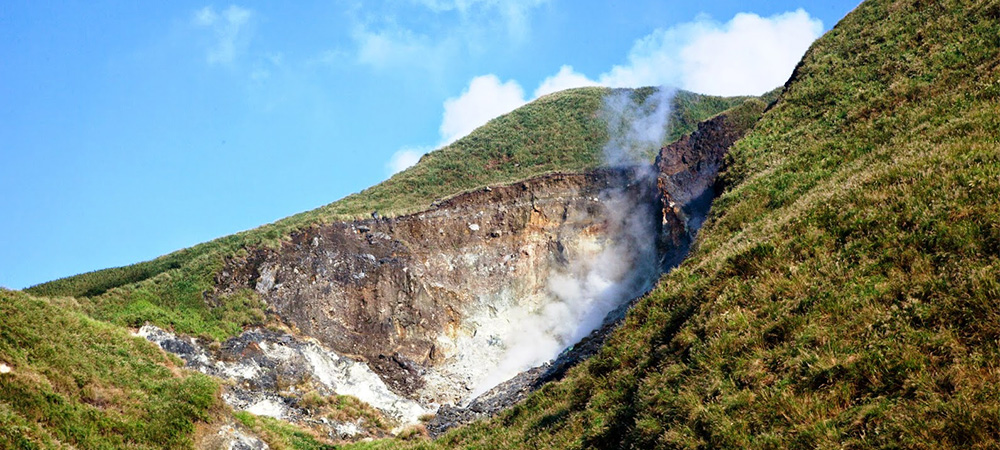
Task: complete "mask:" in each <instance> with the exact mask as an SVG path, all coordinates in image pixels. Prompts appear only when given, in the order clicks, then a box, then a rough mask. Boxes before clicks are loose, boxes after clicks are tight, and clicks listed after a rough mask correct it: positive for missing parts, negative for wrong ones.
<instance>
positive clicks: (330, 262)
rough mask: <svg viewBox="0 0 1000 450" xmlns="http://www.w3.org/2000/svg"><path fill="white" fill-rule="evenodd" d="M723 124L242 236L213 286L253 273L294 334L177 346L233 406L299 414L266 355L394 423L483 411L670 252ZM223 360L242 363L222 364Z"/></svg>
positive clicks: (593, 324) (544, 376)
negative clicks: (484, 184) (610, 162)
mask: <svg viewBox="0 0 1000 450" xmlns="http://www.w3.org/2000/svg"><path fill="white" fill-rule="evenodd" d="M741 136H742V130H740V129H738V128H737V127H735V126H733V125H732V124H731V123H730V122H729V121H728V120H727V118H726V117H725V116H718V117H716V118H715V119H712V120H709V121H707V122H705V123H703V124H701V126H699V128H698V130H697V131H696V132H695V133H693V134H692V135H690V136H688V137H685V138H683V139H681V140H680V141H678V142H677V143H675V144H673V145H671V146H668V147H665V148H663V149H661V151H660V153H659V155H658V157H657V158H656V162H655V164H654V165H653V166H651V167H641V168H633V169H621V170H610V169H608V170H599V171H595V172H592V173H587V174H552V175H547V176H542V177H538V178H534V179H530V180H525V181H522V182H518V183H514V184H511V185H506V186H494V187H489V188H484V189H481V190H478V191H475V192H467V193H464V194H461V195H458V196H455V197H453V198H450V199H447V200H443V201H440V202H438V203H437V204H436V205H435V207H434V208H432V209H431V210H428V211H424V212H422V213H418V214H413V215H408V216H402V217H397V218H388V219H386V218H380V217H378V216H377V213H373V218H372V219H370V220H363V221H355V222H341V223H332V224H325V225H321V226H314V227H312V228H310V229H307V230H304V231H301V232H299V233H297V234H294V235H293V236H291V238H290V240H288V241H285V242H284V243H283V244H282V246H281V248H279V249H268V248H258V249H248V252H246V253H245V254H243V255H242V256H239V257H236V258H233V259H230V260H229V261H227V262H226V265H225V267H224V269H223V270H222V271H220V272H219V274H218V275H217V279H216V283H217V286H218V288H217V289H218V292H217V294H225V293H231V292H235V291H238V290H242V289H252V290H254V291H256V292H257V293H258V294H259V296H260V298H261V299H262V300H263V301H265V302H266V303H267V305H268V310H269V312H270V313H272V314H273V315H274V316H276V317H278V318H280V320H281V321H283V322H284V323H285V324H287V325H289V326H290V327H291V328H292V329H293V330H295V333H294V334H295V335H294V336H277V337H276V336H274V335H273V333H268V332H259V331H253V330H251V331H250V332H248V333H249V334H248V333H245V334H244V335H243V336H240V337H238V338H234V339H233V340H232V341H231V342H227V343H223V345H222V348H221V350H216V351H214V354H213V352H206V351H204V350H203V349H202V350H199V349H197V348H196V349H195V350H196V351H194V352H193V353H191V352H188V353H189V354H188V355H187V356H186V357H185V355H183V354H182V355H181V356H182V357H185V359H186V360H190V361H188V364H189V365H191V366H192V367H195V368H197V369H198V370H202V371H204V372H206V373H214V372H218V371H220V370H222V372H224V375H226V376H228V377H229V378H231V379H233V381H234V384H235V387H233V388H231V389H230V392H229V393H227V395H228V397H227V398H231V399H232V401H230V403H231V404H233V405H234V406H235V407H237V408H238V409H248V408H249V409H253V408H250V407H248V406H246V405H243V403H246V404H247V405H251V404H253V405H258V404H264V403H266V401H271V400H274V399H278V400H274V401H273V402H272V403H274V402H283V404H285V405H287V406H289V407H290V408H291V409H285V410H283V411H284V412H283V413H282V414H283V415H290V416H293V418H294V419H296V420H295V421H297V422H302V421H304V422H307V423H312V422H315V420H316V419H315V418H310V417H309V414H308V409H303V408H302V407H300V406H299V405H298V403H299V399H298V398H297V397H296V395H297V394H296V392H295V389H292V390H291V391H289V390H288V389H284V390H282V389H281V386H277V384H278V383H274V382H271V381H269V380H270V378H268V377H269V376H270V375H268V373H270V372H275V371H277V370H278V369H281V370H284V371H285V372H289V373H293V374H299V375H302V376H301V377H299V378H301V380H300V381H298V382H297V383H300V384H303V385H309V386H312V389H314V390H318V391H320V392H324V393H328V394H329V393H336V394H347V395H353V396H355V397H365V396H366V395H367V397H371V399H370V400H369V403H371V402H374V403H379V404H377V405H376V404H374V403H372V404H373V406H376V407H378V408H380V409H381V410H382V411H383V412H384V413H385V414H386V416H387V417H390V418H394V419H396V423H397V424H399V425H402V424H405V423H407V422H409V423H412V422H414V421H415V416H417V415H419V414H421V413H422V412H423V411H438V417H437V418H436V419H434V420H433V421H432V422H430V423H429V424H428V428H429V429H430V430H431V432H434V433H436V432H440V431H443V430H445V429H447V428H449V427H451V426H454V425H456V424H459V423H464V422H468V421H470V420H474V419H476V418H479V417H483V416H489V415H492V414H495V413H496V412H498V411H499V410H501V409H503V408H505V407H508V406H509V405H511V404H513V403H514V402H516V401H517V400H518V399H520V398H523V397H524V396H525V395H527V394H528V393H530V392H531V391H533V390H534V389H537V388H538V387H540V386H541V385H542V384H544V383H545V382H548V381H551V380H554V379H558V378H559V377H561V376H562V374H563V373H564V372H565V371H566V370H567V369H568V368H569V367H571V366H572V365H574V364H576V363H578V362H579V361H581V360H583V359H585V358H586V357H588V356H589V355H591V354H593V353H594V352H595V351H597V350H598V349H599V348H600V346H601V345H602V343H603V341H604V339H605V337H606V336H607V335H608V334H609V333H610V332H611V331H612V330H613V329H614V328H615V326H616V323H617V321H618V320H620V319H621V318H622V317H624V314H625V311H626V310H627V307H628V305H629V304H630V302H632V301H633V300H635V299H636V298H637V297H639V296H640V295H642V294H643V293H645V292H646V291H647V290H648V289H649V288H651V287H652V285H653V284H654V283H655V281H656V280H657V279H658V277H659V275H660V274H662V273H663V272H664V271H665V270H668V269H669V268H670V267H672V266H674V265H676V264H678V263H679V262H680V261H681V260H682V259H683V257H684V256H685V255H686V254H687V251H688V248H689V246H690V243H691V242H692V240H693V238H694V235H695V233H696V231H697V229H698V228H699V227H700V226H701V224H702V222H703V221H704V220H705V217H706V215H707V212H708V208H709V206H710V204H711V200H712V199H713V198H714V196H715V189H716V187H715V184H716V177H717V174H718V171H719V169H720V167H721V165H722V163H723V158H724V155H725V151H726V150H727V149H728V148H729V147H730V146H731V145H732V143H733V142H735V141H736V140H737V139H738V138H739V137H741ZM154 335H157V334H155V333H153V334H151V336H154ZM258 335H259V336H258ZM157 336H160V338H159V339H152V338H151V340H154V342H159V343H160V344H161V346H163V347H164V348H165V349H167V350H170V348H167V347H171V346H174V347H176V345H173V344H170V342H174V343H176V342H175V341H176V339H175V338H173V337H169V336H168V337H163V336H161V335H157ZM255 336H256V337H261V336H263V337H261V338H260V339H257V338H256V337H255ZM265 338H268V339H265ZM171 339H174V340H173V341H172V340H171ZM255 339H257V340H255ZM276 339H277V340H276ZM303 339H306V340H303ZM250 341H254V342H252V343H250V344H248V342H250ZM257 341H260V342H257ZM251 344H253V345H251ZM573 344H578V345H576V346H573ZM231 348H235V349H247V348H251V349H263V350H262V351H260V352H257V353H260V354H259V355H258V354H257V353H253V352H251V353H247V352H246V351H244V350H241V351H240V352H238V353H234V352H228V353H227V351H228V350H227V349H231ZM289 349H290V350H289ZM278 350H281V351H278ZM175 353H176V352H175ZM192 355H194V356H192ZM315 355H323V358H325V359H326V360H329V361H336V362H337V363H336V364H333V363H329V364H325V365H324V364H319V363H317V362H316V361H313V360H316V359H317V358H316V357H315ZM300 360H301V361H300ZM295 361H299V362H300V363H301V364H299V365H301V366H308V368H307V369H306V370H298V369H297V368H296V367H292V366H296V363H295ZM303 361H304V362H303ZM306 362H307V363H308V364H306ZM233 364H236V366H233V367H242V368H244V369H246V368H247V367H251V368H253V370H250V369H246V370H247V371H250V372H254V374H253V375H254V376H250V377H243V375H244V374H243V373H242V372H241V373H237V374H235V375H234V374H231V373H229V372H226V370H229V369H227V368H230V366H231V365H233ZM272 366H273V367H276V368H277V369H274V370H270V369H269V367H272ZM341 366H342V367H341ZM345 368H346V369H345ZM359 368H360V369H359ZM340 369H344V370H340ZM355 369H357V370H355ZM234 370H235V369H234ZM341 372H342V373H341ZM355 372H356V373H355ZM362 372H364V373H365V374H367V373H371V374H372V376H375V377H376V378H377V380H374V381H377V382H374V381H373V382H372V383H361V384H366V385H369V384H371V385H378V386H382V387H380V388H379V389H382V390H381V391H379V392H378V395H375V394H372V395H368V394H371V392H368V391H370V390H371V387H370V386H368V387H364V386H360V385H359V382H356V380H357V379H361V378H357V377H356V376H355V375H357V374H361V373H362ZM247 373H249V372H247ZM286 375H287V374H286ZM296 376H298V375H296ZM234 377H235V378H234ZM241 377H242V378H241ZM286 378H287V377H286ZM292 378H295V377H292ZM327 378H329V380H327ZM362 378H364V377H362ZM369 378H370V377H369ZM296 379H298V378H296ZM312 379H318V380H320V381H322V383H311V382H310V381H309V380H312ZM365 379H367V378H365ZM369 381H372V380H369ZM310 383H311V384H310ZM286 384H287V383H286ZM313 385H315V386H313ZM286 388H287V386H286ZM355 391H356V392H355ZM383 391H384V392H383ZM367 397H365V398H367ZM261 402H264V403H261ZM268 404H269V403H268ZM241 405H243V406H241ZM386 405H388V406H386ZM399 405H403V406H405V408H404V407H399ZM265 406H266V405H265ZM439 407H440V409H439ZM258 409H260V408H258ZM265 409H266V408H265ZM290 411H291V412H290ZM282 414H279V415H282ZM310 421H311V422H310ZM341 425H342V424H341ZM341 425H337V424H334V425H330V426H333V427H334V428H331V430H333V431H330V433H331V435H333V434H335V431H336V430H335V426H341ZM327 428H329V426H328V427H327ZM369 435H371V434H370V433H369Z"/></svg>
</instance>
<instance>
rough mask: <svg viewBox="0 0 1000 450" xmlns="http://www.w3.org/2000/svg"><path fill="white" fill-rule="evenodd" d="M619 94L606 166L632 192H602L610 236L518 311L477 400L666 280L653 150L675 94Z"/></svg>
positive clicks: (609, 116) (611, 105)
mask: <svg viewBox="0 0 1000 450" xmlns="http://www.w3.org/2000/svg"><path fill="white" fill-rule="evenodd" d="M631 92H632V91H627V90H616V91H613V92H612V93H611V94H609V95H608V96H607V97H606V98H605V99H604V106H603V108H602V110H601V117H602V118H603V119H604V120H606V121H607V123H608V134H609V140H608V143H607V144H606V145H605V147H604V158H605V165H606V166H607V167H609V168H614V169H621V170H627V173H628V174H629V175H628V177H626V178H625V179H626V180H627V185H626V186H614V187H611V188H608V189H606V190H604V191H603V192H602V193H601V195H600V197H601V201H602V204H603V205H604V208H605V214H606V227H607V234H606V237H604V238H603V240H601V241H598V242H595V243H594V244H593V245H592V246H590V247H583V248H576V249H568V253H569V254H568V255H567V256H568V260H569V262H568V263H567V264H566V265H565V267H563V268H562V270H560V271H558V272H556V273H554V274H553V275H551V276H550V277H549V280H548V286H547V291H548V292H547V294H548V296H549V299H548V302H547V303H545V304H543V305H542V306H541V307H540V308H538V310H536V311H528V310H527V309H526V308H522V309H518V310H517V312H516V313H515V315H516V316H517V317H509V318H508V320H510V321H511V323H514V324H519V326H518V327H517V328H516V329H511V330H510V332H509V333H508V336H504V338H503V339H502V341H503V342H504V344H505V346H506V351H505V353H504V354H503V356H502V357H501V360H500V362H499V364H498V366H497V368H496V369H495V370H493V371H492V372H491V373H490V374H489V375H487V376H486V378H485V379H483V380H481V381H480V382H479V383H478V384H477V386H476V388H475V389H474V390H473V393H472V397H470V398H474V397H476V396H478V395H479V394H482V393H484V392H486V391H487V390H489V389H490V388H492V387H493V386H495V385H497V384H499V383H501V382H503V381H504V380H507V379H509V378H511V377H512V376H514V375H516V374H518V373H520V372H523V371H525V370H528V369H530V368H532V367H536V366H538V365H540V364H543V363H545V362H547V361H549V360H551V359H553V358H555V357H556V356H558V355H559V353H560V352H562V351H563V350H565V349H566V348H567V347H569V346H571V345H573V344H575V343H576V342H579V341H580V339H582V338H584V337H586V336H587V335H588V334H589V333H590V332H591V331H593V330H594V329H596V328H598V327H599V326H601V324H602V322H603V321H604V320H605V318H606V317H607V315H608V314H609V313H610V312H611V311H613V310H615V309H616V308H618V307H619V306H622V305H623V304H625V303H626V302H628V301H630V300H632V299H633V298H635V297H637V296H638V295H641V294H642V293H643V292H645V291H647V290H648V289H649V288H650V287H652V284H653V282H655V281H656V277H657V276H658V275H659V274H660V270H661V268H660V262H659V255H658V252H657V248H656V238H655V236H656V233H657V230H656V226H657V222H658V220H657V216H656V213H657V208H656V207H655V204H654V201H653V200H654V199H655V198H656V197H655V186H656V182H655V180H656V177H655V173H654V170H653V169H652V165H651V164H650V162H651V161H650V160H651V155H652V152H653V151H655V150H656V149H658V148H659V147H660V145H661V144H662V141H663V139H664V136H665V134H666V132H667V125H668V121H669V117H670V108H671V103H672V100H673V95H674V91H673V90H668V89H658V90H656V91H655V92H654V93H653V94H651V95H649V96H647V97H646V98H645V99H643V100H642V101H636V100H634V99H633V97H632V95H631Z"/></svg>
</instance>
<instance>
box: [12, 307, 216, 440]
mask: <svg viewBox="0 0 1000 450" xmlns="http://www.w3.org/2000/svg"><path fill="white" fill-rule="evenodd" d="M0 317H2V319H0V321H2V322H0V323H2V325H0V362H2V363H3V364H4V365H6V366H7V367H8V370H7V373H0V448H11V449H15V448H16V449H42V448H64V447H73V448H136V449H175V448H185V447H190V446H191V444H192V442H191V438H192V435H193V433H194V431H195V425H196V424H197V423H198V422H202V421H206V420H209V418H210V417H211V416H212V414H213V411H216V410H218V409H219V408H220V404H219V400H218V398H217V392H218V385H217V384H216V382H215V381H213V380H212V379H210V378H209V377H207V376H203V375H200V374H194V373H186V372H183V371H181V370H179V369H177V368H176V367H175V366H174V363H173V362H172V360H171V359H170V358H168V357H167V356H166V355H165V354H164V353H163V352H162V351H160V349H159V348H158V347H156V346H155V345H153V344H151V343H149V342H147V341H146V340H144V339H142V338H137V337H132V336H130V335H129V334H128V332H127V331H126V330H125V329H123V328H121V327H117V326H114V325H110V324H107V323H103V322H99V321H96V320H94V319H91V318H89V317H87V316H86V315H84V314H82V313H81V312H78V311H75V310H73V308H72V302H71V301H65V302H62V303H60V304H58V305H57V304H53V301H50V300H48V299H41V298H36V297H32V296H30V295H27V294H24V293H21V292H16V291H8V290H2V289H0Z"/></svg>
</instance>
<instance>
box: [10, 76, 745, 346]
mask: <svg viewBox="0 0 1000 450" xmlns="http://www.w3.org/2000/svg"><path fill="white" fill-rule="evenodd" d="M627 91H628V92H631V94H632V96H633V97H635V98H637V99H642V98H645V97H646V96H648V95H650V94H651V93H652V92H653V91H654V90H653V89H651V88H643V89H637V90H627ZM608 92H609V90H608V89H603V88H583V89H573V90H568V91H563V92H559V93H555V94H551V95H547V96H545V97H543V98H541V99H538V100H536V101H534V102H532V103H530V104H528V105H526V106H524V107H522V108H519V109H517V110H515V111H514V112H512V113H510V114H507V115H504V116H501V117H499V118H497V119H494V120H492V121H490V122H489V123H488V124H486V125H484V126H483V127H480V128H479V129H477V130H476V131H474V132H473V133H471V134H470V135H469V136H467V137H465V138H462V139H460V140H458V141H457V142H455V143H453V144H451V145H449V146H447V147H445V148H443V149H441V150H438V151H435V152H432V153H430V154H428V155H427V156H425V157H424V158H423V159H422V160H421V162H420V163H418V164H417V165H416V166H414V167H412V168H410V169H407V170H406V171H403V172H401V173H399V174H396V175H395V176H393V177H392V178H390V179H389V180H387V181H385V182H383V183H380V184H379V185H377V186H374V187H372V188H369V189H366V190H364V191H362V192H360V193H358V194H353V195H350V196H348V197H345V198H344V199H341V200H339V201H337V202H334V203H332V204H330V205H326V206H324V207H321V208H318V209H316V210H313V211H309V212H305V213H302V214H298V215H295V216H292V217H289V218H286V219H283V220H280V221H278V222H275V223H273V224H270V225H265V226H263V227H260V228H257V229H254V230H250V231H247V232H242V233H237V234H235V235H232V236H227V237H223V238H220V239H217V240H215V241H212V242H208V243H205V244H200V245H198V246H195V247H192V248H189V249H184V250H180V251H178V252H175V253H171V254H169V255H165V256H163V257H160V258H157V259H155V260H152V261H148V262H144V263H139V264H135V265H132V266H127V267H120V268H113V269H107V270H101V271H96V272H91V273H87V274H82V275H77V276H73V277H68V278H64V279H60V280H56V281H52V282H49V283H44V284H41V285H38V286H34V287H32V288H29V289H27V291H28V292H30V293H32V294H34V295H41V296H74V297H80V298H83V297H86V299H81V303H82V305H83V307H84V309H85V310H86V311H87V312H88V313H89V314H91V315H92V316H94V317H96V318H99V319H102V320H108V321H112V322H114V323H118V324H122V325H131V326H139V325H141V324H142V323H143V322H145V321H151V322H153V323H155V324H157V325H160V326H163V327H171V328H173V329H175V330H177V331H179V332H182V333H186V334H191V335H202V336H206V337H211V338H214V339H221V338H224V337H228V336H233V335H235V334H237V333H238V332H239V331H240V330H241V329H242V328H243V327H244V326H246V325H249V324H251V323H259V322H260V321H261V319H262V317H263V315H262V309H263V305H262V304H261V303H260V302H259V301H258V300H257V299H256V297H255V296H254V295H253V294H252V292H235V293H232V295H227V296H219V297H214V296H213V295H212V292H213V290H214V287H215V286H214V276H215V274H217V273H218V272H219V271H220V270H221V269H222V267H223V264H224V261H225V259H226V258H228V257H231V256H233V255H239V254H241V252H245V249H247V248H256V247H272V248H277V247H278V246H280V245H281V243H282V242H286V241H287V240H288V239H289V236H290V235H292V234H293V233H294V232H296V231H301V230H305V229H307V228H309V227H311V226H313V225H316V224H322V223H330V222H332V221H336V220H351V219H356V218H359V217H362V218H364V217H368V216H369V214H370V213H371V212H372V211H378V212H379V213H380V214H381V215H383V216H388V217H392V216H397V215H401V214H406V213H411V212H415V211H419V210H423V209H427V208H428V207H430V205H431V204H432V203H433V202H435V201H439V200H442V199H446V198H448V197H451V196H453V195H456V194H459V193H461V192H463V191H467V190H471V189H475V188H480V187H483V186H486V185H490V184H504V183H510V182H514V181H517V180H521V179H525V178H529V177H532V176H538V175H541V174H544V173H547V172H552V171H563V172H580V171H585V170H589V169H593V168H595V167H597V166H599V165H600V163H601V147H602V146H603V145H604V142H605V141H606V140H607V131H606V126H605V123H604V122H603V121H602V120H601V119H600V117H599V115H598V110H599V109H600V108H601V104H602V98H603V97H604V95H606V94H607V93H608ZM745 99H746V98H745V97H734V98H719V97H710V96H702V95H698V94H692V93H688V92H678V93H677V94H676V95H675V96H674V98H673V109H672V113H671V117H670V124H671V128H670V134H669V135H668V136H667V137H666V140H667V141H668V142H669V141H672V140H675V139H676V138H678V137H679V136H681V135H683V134H685V133H687V132H689V131H690V130H692V129H693V127H694V126H695V125H696V124H697V123H698V122H699V121H700V120H702V119H704V118H707V117H710V116H712V115H714V114H716V113H718V112H720V111H723V110H725V109H728V108H730V107H732V106H734V105H737V104H739V103H741V102H742V101H744V100H745ZM206 293H208V294H206ZM206 295H208V297H212V298H209V301H207V302H206Z"/></svg>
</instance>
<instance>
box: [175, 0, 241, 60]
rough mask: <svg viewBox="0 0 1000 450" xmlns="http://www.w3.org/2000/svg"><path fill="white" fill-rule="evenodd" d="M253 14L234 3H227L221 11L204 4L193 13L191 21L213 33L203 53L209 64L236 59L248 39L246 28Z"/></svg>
mask: <svg viewBox="0 0 1000 450" xmlns="http://www.w3.org/2000/svg"><path fill="white" fill-rule="evenodd" d="M253 15H254V13H253V11H251V10H249V9H246V8H241V7H239V6H236V5H229V7H228V8H226V9H225V10H223V11H221V12H216V11H215V8H213V7H211V6H206V7H204V8H202V9H200V10H198V11H196V12H195V13H194V17H193V18H192V19H191V22H192V23H193V24H194V25H196V26H198V27H201V28H207V29H209V30H211V31H212V34H213V35H214V40H213V43H212V45H210V46H209V48H208V50H207V52H206V54H205V59H206V60H207V61H208V63H209V64H230V63H232V62H233V61H234V60H235V59H236V57H237V54H238V53H239V52H240V51H241V50H242V48H243V47H245V46H246V44H247V43H248V41H249V39H250V37H249V34H250V33H249V32H248V30H247V28H248V27H249V25H250V20H251V19H252V18H253Z"/></svg>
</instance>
